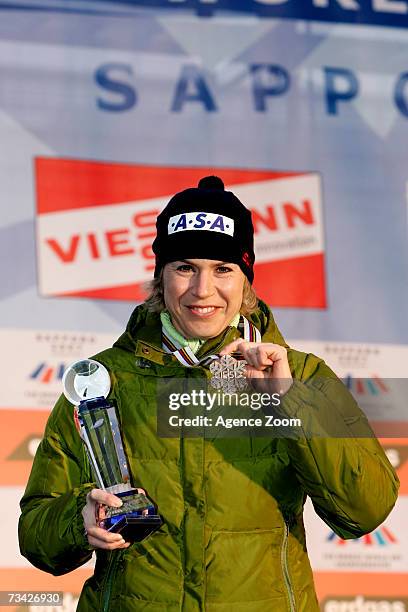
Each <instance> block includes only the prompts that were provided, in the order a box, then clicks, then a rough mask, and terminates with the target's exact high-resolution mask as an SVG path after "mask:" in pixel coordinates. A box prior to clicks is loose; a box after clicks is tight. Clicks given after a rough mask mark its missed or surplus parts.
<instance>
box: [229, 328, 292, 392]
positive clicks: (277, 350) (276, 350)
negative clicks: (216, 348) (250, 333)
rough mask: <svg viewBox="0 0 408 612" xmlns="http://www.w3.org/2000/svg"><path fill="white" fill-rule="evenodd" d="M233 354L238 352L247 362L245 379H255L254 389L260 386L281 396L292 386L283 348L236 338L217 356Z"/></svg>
mask: <svg viewBox="0 0 408 612" xmlns="http://www.w3.org/2000/svg"><path fill="white" fill-rule="evenodd" d="M234 352H239V353H240V354H241V355H242V357H243V359H245V361H246V362H247V364H248V365H247V366H246V375H247V378H250V379H256V380H254V383H255V386H256V387H258V386H262V387H264V388H265V390H268V391H269V390H271V389H272V390H273V391H274V392H278V393H279V394H281V395H283V394H284V393H286V392H287V391H288V390H289V389H290V387H291V386H292V383H293V379H292V373H291V371H290V367H289V363H288V355H287V351H286V348H285V347H284V346H280V345H279V344H273V343H272V342H247V341H246V340H243V339H242V338H238V339H237V340H234V341H233V342H230V344H227V345H226V346H224V348H223V349H222V350H221V351H220V353H219V354H220V356H222V355H229V354H231V353H234ZM259 383H261V384H259ZM274 383H276V384H274Z"/></svg>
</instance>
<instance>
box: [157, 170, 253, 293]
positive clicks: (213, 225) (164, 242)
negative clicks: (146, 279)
mask: <svg viewBox="0 0 408 612" xmlns="http://www.w3.org/2000/svg"><path fill="white" fill-rule="evenodd" d="M156 228H157V236H156V238H155V240H154V242H153V252H154V254H155V255H156V267H155V271H154V275H155V277H157V276H158V275H159V273H160V271H161V269H162V268H163V266H164V265H165V264H166V263H169V262H170V261H177V260H183V259H214V260H219V261H225V262H231V263H236V264H238V265H239V267H240V268H241V270H242V271H243V273H244V274H245V276H246V277H247V278H248V280H249V282H250V283H252V281H253V279H254V272H253V266H254V261H255V254H254V228H253V225H252V219H251V212H250V211H249V210H248V209H247V208H245V206H244V205H243V204H242V202H240V201H239V200H238V198H237V197H236V196H235V195H234V194H233V193H232V192H231V191H225V190H224V183H223V182H222V180H221V179H220V178H219V177H217V176H206V177H204V178H202V179H201V180H200V182H199V183H198V187H194V188H191V189H185V190H184V191H180V193H176V195H175V196H173V197H172V198H171V200H170V202H169V203H168V204H167V206H166V208H165V209H164V210H163V211H162V212H161V213H160V215H159V216H158V217H157V223H156Z"/></svg>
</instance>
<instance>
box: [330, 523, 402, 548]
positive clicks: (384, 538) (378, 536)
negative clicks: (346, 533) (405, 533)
mask: <svg viewBox="0 0 408 612" xmlns="http://www.w3.org/2000/svg"><path fill="white" fill-rule="evenodd" d="M327 541H328V542H333V543H335V544H336V545H337V546H345V545H347V544H348V545H350V544H351V545H352V546H354V545H356V544H363V545H364V546H375V545H378V546H388V545H389V544H396V543H397V538H396V537H395V536H394V534H393V533H392V532H391V531H390V530H389V529H388V528H387V527H386V526H385V525H381V527H379V528H378V529H375V530H374V531H373V532H371V533H367V534H365V535H364V536H362V537H361V538H357V539H355V540H343V538H340V537H339V536H338V535H336V534H335V533H334V531H331V532H330V533H329V535H328V536H327Z"/></svg>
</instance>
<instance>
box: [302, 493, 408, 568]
mask: <svg viewBox="0 0 408 612" xmlns="http://www.w3.org/2000/svg"><path fill="white" fill-rule="evenodd" d="M407 510H408V497H406V496H400V497H399V498H398V500H397V502H396V504H395V506H394V508H393V510H392V512H391V513H390V515H389V516H388V518H387V520H386V522H385V523H383V524H382V525H380V526H379V527H377V528H376V529H375V530H374V531H373V532H372V533H369V534H365V535H363V536H362V537H360V538H357V539H347V540H343V539H342V538H340V537H338V536H337V535H336V534H335V533H334V532H333V531H332V530H328V528H327V525H325V524H324V523H323V521H322V520H321V519H320V518H319V517H318V516H317V515H316V513H315V512H314V510H313V507H312V505H311V504H309V503H307V504H306V506H305V529H306V533H307V534H308V543H309V545H308V550H309V557H310V562H311V565H312V568H313V570H314V571H317V572H319V571H322V572H384V573H386V574H388V573H393V572H397V573H398V572H402V573H404V572H406V569H407V567H408V530H407V529H406V516H407Z"/></svg>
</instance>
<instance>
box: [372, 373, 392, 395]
mask: <svg viewBox="0 0 408 612" xmlns="http://www.w3.org/2000/svg"><path fill="white" fill-rule="evenodd" d="M372 378H373V380H375V382H376V383H377V385H378V386H379V388H380V389H381V391H384V393H388V387H387V385H385V384H384V382H383V381H382V380H381V378H380V377H379V376H376V375H375V374H374V376H373V377H372Z"/></svg>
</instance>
